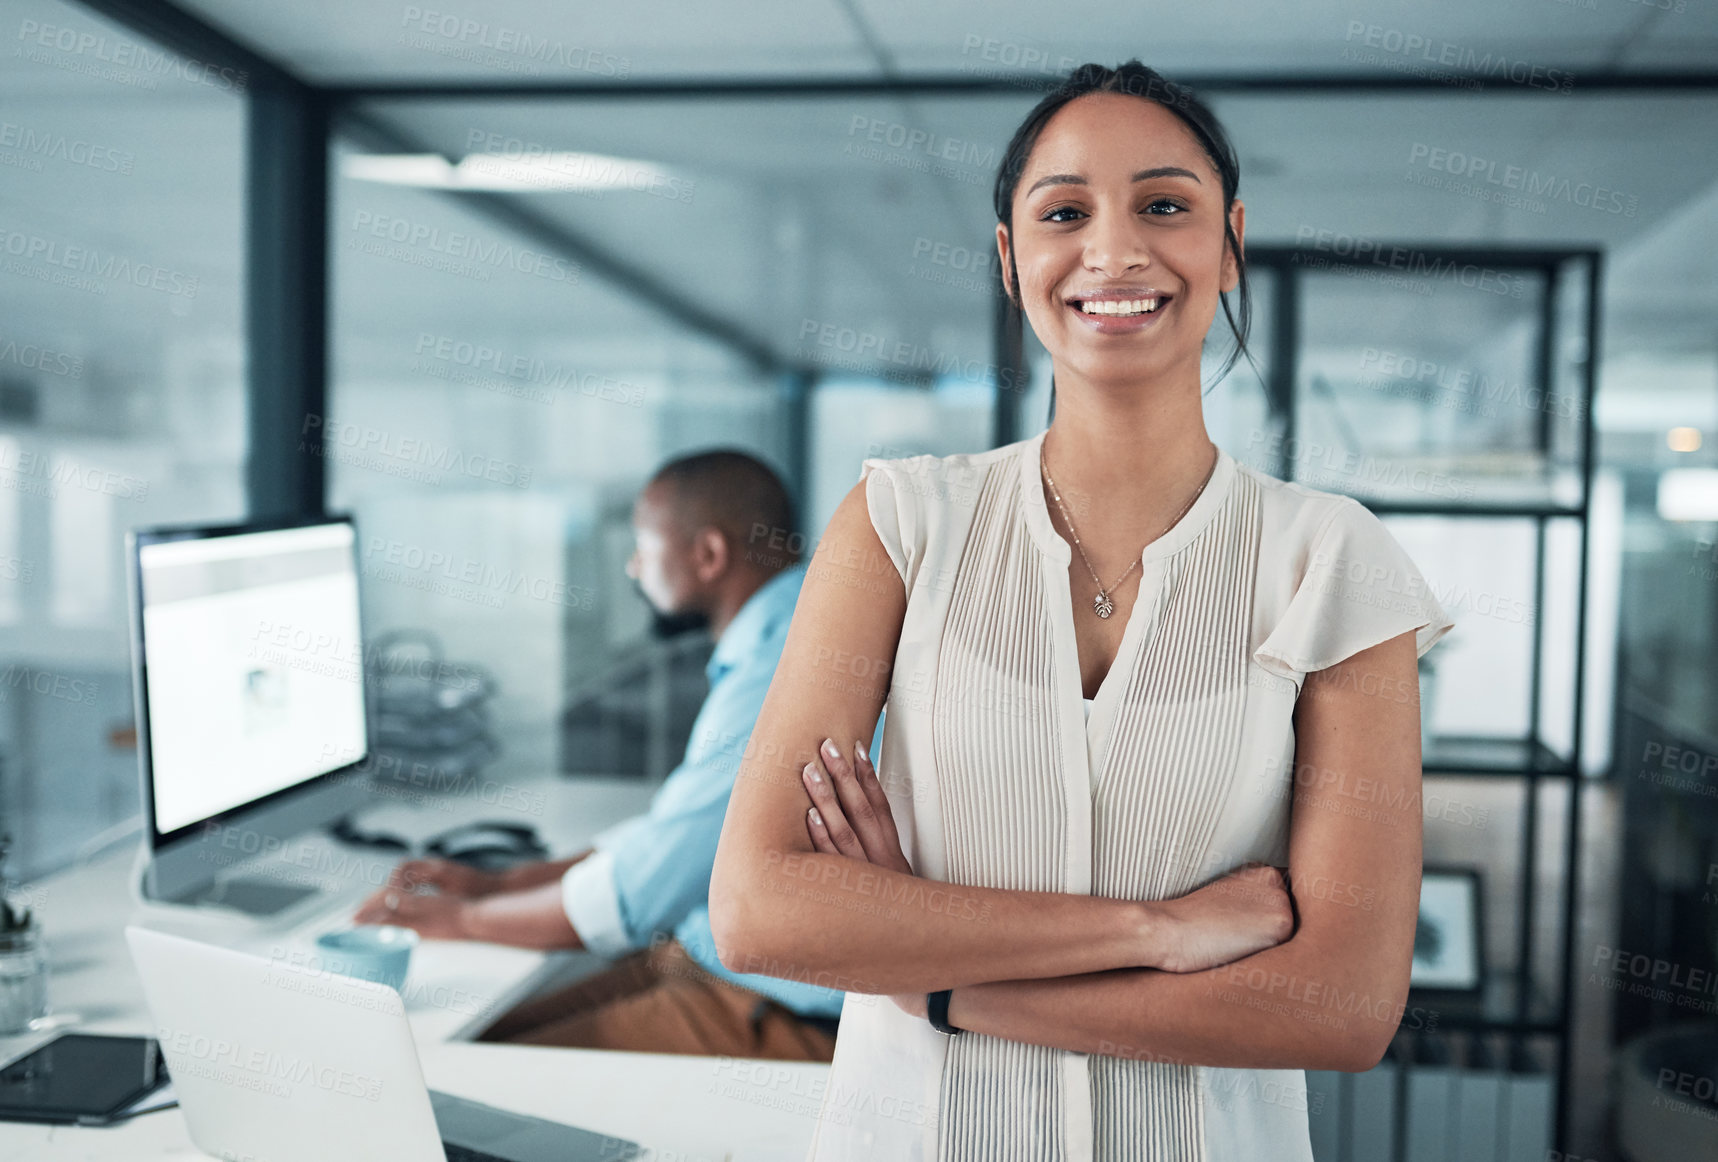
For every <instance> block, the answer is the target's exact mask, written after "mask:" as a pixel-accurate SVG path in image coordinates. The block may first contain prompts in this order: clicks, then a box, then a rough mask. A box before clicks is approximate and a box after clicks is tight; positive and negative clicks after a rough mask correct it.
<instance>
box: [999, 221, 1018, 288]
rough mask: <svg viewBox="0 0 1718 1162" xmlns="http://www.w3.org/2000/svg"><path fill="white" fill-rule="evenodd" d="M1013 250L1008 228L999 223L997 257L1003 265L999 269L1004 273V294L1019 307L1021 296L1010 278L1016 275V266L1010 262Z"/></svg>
mask: <svg viewBox="0 0 1718 1162" xmlns="http://www.w3.org/2000/svg"><path fill="white" fill-rule="evenodd" d="M1012 250H1013V246H1012V242H1011V240H1010V239H1009V237H1008V226H1007V225H1006V224H1005V223H1002V222H998V223H997V224H996V257H997V259H998V260H999V261H1000V263H1001V265H1000V266H998V267H997V269H998V270H1000V271H1001V272H1002V293H1004V294H1006V295H1007V296H1008V299H1009V301H1010V302H1012V303H1013V304H1014V305H1015V306H1019V305H1020V296H1019V294H1017V293H1016V292H1015V290H1014V279H1013V278H1012V277H1010V276H1011V275H1012V274H1013V273H1014V264H1013V263H1011V262H1009V261H1008V257H1009V254H1010V252H1011V251H1012Z"/></svg>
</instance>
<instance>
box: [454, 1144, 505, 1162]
mask: <svg viewBox="0 0 1718 1162" xmlns="http://www.w3.org/2000/svg"><path fill="white" fill-rule="evenodd" d="M441 1148H442V1149H443V1150H445V1151H446V1152H447V1162H508V1160H507V1159H506V1158H503V1157H501V1155H499V1154H486V1153H484V1152H483V1151H482V1150H473V1149H472V1148H471V1147H470V1146H456V1145H454V1144H453V1143H452V1142H443V1143H442V1144H441Z"/></svg>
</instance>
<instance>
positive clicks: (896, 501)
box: [810, 433, 1452, 1162]
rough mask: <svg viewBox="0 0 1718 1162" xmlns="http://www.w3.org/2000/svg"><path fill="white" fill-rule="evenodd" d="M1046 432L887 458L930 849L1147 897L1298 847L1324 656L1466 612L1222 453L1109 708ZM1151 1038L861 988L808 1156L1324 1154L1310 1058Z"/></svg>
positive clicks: (1344, 507) (1036, 885) (936, 870)
mask: <svg viewBox="0 0 1718 1162" xmlns="http://www.w3.org/2000/svg"><path fill="white" fill-rule="evenodd" d="M1042 442H1043V433H1039V434H1038V435H1036V436H1034V437H1032V438H1030V439H1027V440H1023V441H1020V442H1017V443H1014V444H1009V445H1005V446H1003V447H1000V448H995V449H992V450H990V451H987V452H981V453H977V454H972V455H954V456H946V457H934V456H918V457H912V458H908V459H901V460H881V459H871V460H866V461H865V462H864V468H863V470H862V473H861V479H863V480H864V481H865V487H866V498H867V502H868V507H869V510H870V515H871V520H872V523H873V525H874V526H875V528H876V531H877V535H878V536H879V538H881V540H882V542H883V545H884V547H885V548H886V549H887V551H888V554H889V557H890V559H891V560H892V561H893V563H894V566H895V568H896V569H897V570H898V571H899V573H900V576H901V579H902V581H903V582H904V583H905V585H906V591H907V595H908V600H907V608H906V614H905V619H904V622H903V625H902V630H901V638H900V646H899V648H898V650H897V652H896V655H895V668H894V671H893V674H892V679H891V688H890V692H889V695H888V700H887V702H886V706H885V709H886V716H885V719H884V722H885V725H884V731H883V739H882V744H881V752H880V754H879V755H878V756H877V759H878V770H879V775H880V778H881V780H882V782H883V784H884V786H885V787H887V788H888V789H889V800H890V804H891V806H892V807H893V809H894V814H895V820H896V822H897V825H898V827H899V829H900V833H901V837H902V843H903V845H904V847H905V854H906V855H907V858H908V859H909V860H910V861H911V862H912V865H913V867H914V869H915V870H916V871H917V873H918V874H919V875H920V876H923V877H925V878H927V879H931V880H937V881H943V882H946V883H951V884H969V885H975V886H986V887H994V888H1008V889H1018V890H1033V891H1053V892H1085V893H1096V894H1099V895H1103V896H1108V897H1112V898H1129V899H1139V900H1146V899H1163V898H1170V897H1174V896H1179V895H1183V894H1185V893H1186V892H1188V891H1190V890H1191V889H1193V888H1195V887H1197V886H1199V885H1201V884H1204V883H1206V882H1208V881H1210V880H1211V879H1213V878H1215V877H1217V876H1219V875H1221V874H1222V873H1224V872H1227V871H1229V870H1232V869H1233V868H1235V867H1237V866H1239V865H1241V864H1243V863H1245V862H1247V861H1248V860H1261V861H1265V862H1268V863H1273V864H1276V865H1279V866H1286V864H1287V855H1288V822H1289V807H1290V791H1291V781H1292V769H1293V757H1294V731H1293V725H1292V718H1291V716H1292V714H1293V712H1294V704H1295V698H1296V696H1297V695H1298V693H1299V690H1300V684H1301V680H1302V678H1303V677H1304V675H1305V674H1306V673H1308V672H1310V671H1313V670H1319V669H1323V668H1325V667H1327V666H1331V665H1334V664H1335V663H1336V662H1338V661H1341V660H1342V659H1344V658H1346V657H1349V656H1350V655H1352V654H1354V653H1356V652H1357V651H1359V650H1361V649H1364V648H1366V647H1368V646H1371V645H1376V644H1377V643H1379V642H1381V641H1384V640H1386V639H1388V638H1391V637H1394V636H1396V635H1397V634H1400V633H1404V632H1407V631H1409V630H1414V631H1416V641H1417V646H1418V649H1419V652H1420V653H1422V654H1423V653H1424V652H1425V651H1426V650H1428V649H1429V648H1431V646H1432V644H1433V643H1434V642H1435V641H1437V640H1438V639H1439V638H1440V637H1441V636H1443V634H1444V633H1445V632H1446V631H1448V630H1449V628H1450V626H1451V624H1452V623H1451V622H1450V620H1449V619H1448V618H1447V617H1446V616H1445V615H1444V613H1443V610H1442V609H1440V608H1439V606H1438V604H1437V602H1436V601H1435V600H1434V599H1433V597H1432V596H1431V595H1430V593H1429V592H1428V590H1427V587H1426V584H1425V582H1424V580H1423V578H1422V577H1421V575H1420V573H1419V571H1418V569H1416V568H1415V566H1414V564H1413V562H1412V561H1411V560H1410V559H1409V558H1408V556H1407V555H1406V553H1405V552H1404V551H1403V550H1402V549H1401V547H1400V546H1399V545H1398V544H1397V543H1396V541H1395V539H1394V538H1393V537H1391V535H1390V534H1389V532H1388V531H1387V530H1386V529H1385V528H1384V526H1383V524H1382V523H1381V522H1380V521H1379V520H1378V518H1377V517H1375V516H1374V515H1372V513H1370V512H1369V511H1367V510H1366V509H1365V508H1364V507H1362V506H1361V505H1360V504H1358V503H1357V502H1355V501H1353V500H1351V499H1347V498H1344V497H1339V496H1335V495H1332V494H1329V493H1323V492H1317V491H1314V490H1312V489H1308V488H1304V487H1301V486H1299V485H1295V484H1285V483H1283V482H1281V481H1278V480H1275V479H1272V478H1270V477H1268V476H1264V475H1262V474H1260V473H1257V472H1255V471H1253V470H1252V469H1250V468H1248V467H1246V466H1244V465H1240V464H1238V463H1237V462H1236V461H1235V460H1234V459H1232V458H1231V457H1230V456H1229V455H1228V454H1227V453H1224V452H1221V451H1219V453H1218V457H1217V464H1216V468H1215V470H1214V472H1213V474H1212V476H1211V480H1210V482H1209V483H1208V484H1207V485H1206V487H1205V491H1204V493H1203V494H1202V495H1201V496H1200V497H1199V498H1198V500H1196V501H1195V502H1194V504H1193V506H1192V508H1191V509H1189V510H1188V512H1187V514H1186V515H1185V516H1183V517H1182V518H1181V520H1180V521H1179V522H1178V523H1177V524H1176V525H1175V527H1174V528H1172V529H1171V530H1170V531H1169V532H1168V533H1166V534H1164V535H1163V536H1162V537H1160V538H1159V539H1158V540H1156V541H1154V542H1153V543H1152V544H1151V545H1150V546H1149V547H1147V548H1146V550H1145V551H1144V554H1143V557H1142V565H1143V570H1144V572H1143V575H1142V577H1141V579H1140V582H1139V586H1140V587H1139V597H1138V599H1137V600H1136V602H1135V606H1134V609H1133V611H1132V613H1131V615H1130V617H1129V621H1128V624H1127V626H1126V628H1125V631H1124V636H1123V638H1122V643H1121V649H1120V652H1119V654H1118V655H1117V657H1116V660H1115V662H1114V664H1113V665H1112V666H1111V668H1110V670H1109V672H1108V674H1107V675H1106V676H1105V678H1104V681H1103V683H1102V685H1101V686H1100V687H1099V689H1098V692H1097V696H1096V698H1094V699H1093V700H1092V705H1091V707H1090V709H1089V721H1088V720H1087V717H1088V712H1087V709H1086V708H1085V707H1084V706H1083V705H1082V703H1083V698H1082V693H1083V692H1082V690H1081V682H1080V670H1079V659H1078V654H1077V651H1076V647H1075V638H1074V622H1073V618H1074V616H1075V610H1074V607H1073V601H1072V597H1071V595H1070V591H1069V586H1068V565H1069V562H1070V559H1071V553H1072V550H1071V548H1070V547H1069V545H1068V543H1067V542H1066V541H1064V540H1063V539H1062V538H1061V537H1060V536H1059V535H1058V534H1057V532H1056V531H1055V528H1054V526H1053V525H1052V524H1051V522H1050V518H1049V514H1048V512H1047V511H1046V509H1045V505H1044V498H1043V491H1042V488H1041V486H1040V484H1039V475H1038V450H1039V446H1040V444H1041V443H1042ZM891 583H892V580H891ZM939 895H940V894H939ZM931 898H933V899H935V898H939V897H931ZM957 914H960V913H958V912H957ZM974 922H982V917H977V918H974ZM1146 1048H1147V1049H1149V1047H1146ZM1137 1056H1139V1055H1138V1054H1136V1055H1135V1057H1134V1058H1129V1057H1126V1056H1110V1055H1103V1054H1084V1053H1074V1052H1069V1051H1066V1050H1060V1049H1051V1048H1045V1047H1042V1046H1037V1045H1028V1044H1024V1043H1021V1042H1016V1041H1009V1040H1005V1039H1002V1038H997V1037H989V1036H985V1035H982V1034H978V1033H973V1032H965V1033H961V1034H960V1035H958V1036H955V1037H946V1036H944V1035H943V1034H941V1033H938V1032H936V1031H935V1030H934V1029H932V1028H931V1026H930V1025H929V1024H928V1023H927V1022H926V1021H924V1020H922V1019H918V1018H914V1017H910V1016H908V1015H907V1014H905V1013H904V1012H902V1011H901V1010H900V1009H899V1008H897V1007H896V1006H895V1005H894V1004H893V1003H892V1002H891V1001H889V1000H888V998H887V997H875V996H866V995H863V994H858V993H849V994H848V995H847V998H846V1002H845V1006H844V1008H843V1011H842V1019H841V1029H840V1034H839V1037H838V1038H837V1042H836V1047H835V1056H834V1061H833V1064H832V1065H831V1069H830V1073H829V1076H828V1080H827V1083H826V1088H825V1090H824V1093H823V1095H822V1099H821V1107H820V1111H819V1115H818V1125H817V1133H816V1139H815V1142H814V1144H813V1146H812V1150H811V1155H810V1157H811V1158H812V1159H815V1160H816V1162H873V1160H887V1162H911V1160H921V1162H929V1160H932V1159H935V1160H938V1162H1183V1160H1186V1162H1192V1160H1201V1162H1311V1158H1312V1153H1311V1148H1310V1145H1309V1141H1308V1127H1307V1108H1306V1084H1305V1076H1304V1074H1303V1073H1302V1072H1301V1071H1300V1070H1281V1069H1274V1070H1260V1069H1225V1068H1213V1067H1206V1066H1196V1067H1195V1066H1177V1065H1168V1064H1162V1063H1156V1062H1151V1061H1145V1060H1138V1059H1137Z"/></svg>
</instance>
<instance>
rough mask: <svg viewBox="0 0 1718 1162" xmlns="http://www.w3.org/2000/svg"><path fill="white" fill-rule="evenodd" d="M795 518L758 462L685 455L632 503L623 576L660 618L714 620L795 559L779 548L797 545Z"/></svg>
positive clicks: (728, 455) (730, 455)
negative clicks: (630, 542)
mask: <svg viewBox="0 0 1718 1162" xmlns="http://www.w3.org/2000/svg"><path fill="white" fill-rule="evenodd" d="M793 519H794V517H793V502H792V501H791V500H790V499H788V495H787V489H786V488H784V487H783V486H782V482H781V479H780V477H778V476H777V475H776V474H775V473H774V472H772V471H771V470H770V469H769V467H768V466H767V465H765V464H764V463H763V462H762V461H760V460H758V459H756V458H755V457H752V456H748V455H747V454H746V453H744V452H735V451H729V450H725V449H724V450H721V451H715V452H699V453H697V454H695V455H691V456H683V457H681V458H680V459H678V460H671V461H669V462H668V463H667V464H665V465H663V467H662V468H661V469H660V470H658V471H657V473H656V475H655V476H653V477H651V480H650V483H649V484H647V485H645V486H644V490H643V491H642V492H640V493H639V494H638V500H637V501H636V502H635V503H634V504H633V506H632V531H633V538H634V548H633V552H632V557H631V559H630V560H628V561H627V563H626V573H627V576H629V577H631V578H632V579H633V580H634V581H636V582H638V587H639V589H640V590H641V591H642V592H643V593H644V597H645V600H647V601H649V602H650V604H651V605H652V606H653V607H655V609H656V610H657V612H658V613H661V614H667V615H682V614H703V615H706V616H711V615H718V616H719V615H720V614H721V612H722V610H723V607H724V606H730V607H737V605H738V604H739V603H741V602H744V600H745V598H746V597H748V596H750V595H751V594H752V593H753V592H754V591H755V590H756V589H757V587H758V586H759V585H761V584H763V583H764V582H765V581H767V580H768V579H769V578H770V577H772V576H774V575H775V574H776V573H779V572H780V571H781V570H782V569H785V568H787V567H788V566H789V565H792V564H793V563H794V562H795V561H796V560H797V559H798V554H797V553H794V552H790V551H787V550H786V549H784V548H782V547H781V546H784V545H788V544H791V543H797V541H798V538H797V537H793V536H792V534H793V531H794V528H793ZM790 538H791V539H790ZM728 612H729V613H730V614H731V612H732V609H731V608H730V609H728Z"/></svg>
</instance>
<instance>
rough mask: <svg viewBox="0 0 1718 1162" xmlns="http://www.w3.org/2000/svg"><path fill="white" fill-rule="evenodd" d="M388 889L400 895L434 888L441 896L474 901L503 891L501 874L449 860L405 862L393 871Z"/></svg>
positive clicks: (505, 880)
mask: <svg viewBox="0 0 1718 1162" xmlns="http://www.w3.org/2000/svg"><path fill="white" fill-rule="evenodd" d="M388 886H389V887H390V888H395V889H397V890H399V891H400V892H402V893H405V892H415V891H418V890H419V889H420V888H426V887H428V888H434V889H435V890H436V891H438V892H440V893H441V894H442V895H444V896H458V897H460V898H462V899H467V900H475V899H478V898H479V897H481V896H491V895H494V894H495V893H496V892H500V891H505V890H506V889H507V888H508V886H509V883H508V879H507V875H506V873H504V872H492V871H483V870H482V869H481V868H475V867H471V866H469V865H467V864H463V863H458V862H456V861H454V860H451V859H408V860H406V861H405V862H404V863H402V864H400V866H399V867H396V868H395V869H394V870H393V873H392V874H391V875H389V877H388Z"/></svg>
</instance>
